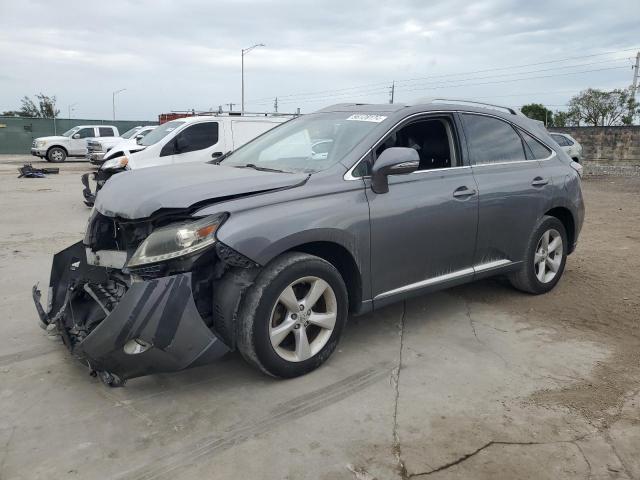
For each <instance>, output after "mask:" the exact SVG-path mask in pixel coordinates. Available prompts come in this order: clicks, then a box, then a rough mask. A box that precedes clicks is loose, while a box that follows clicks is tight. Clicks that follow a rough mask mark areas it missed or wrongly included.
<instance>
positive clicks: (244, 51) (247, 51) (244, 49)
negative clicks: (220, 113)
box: [241, 43, 265, 115]
mask: <svg viewBox="0 0 640 480" xmlns="http://www.w3.org/2000/svg"><path fill="white" fill-rule="evenodd" d="M264 46H265V44H264V43H256V44H255V45H253V46H251V47H249V48H243V49H242V108H241V112H242V115H244V56H245V55H246V54H247V53H249V52H250V51H251V50H253V49H254V48H258V47H264Z"/></svg>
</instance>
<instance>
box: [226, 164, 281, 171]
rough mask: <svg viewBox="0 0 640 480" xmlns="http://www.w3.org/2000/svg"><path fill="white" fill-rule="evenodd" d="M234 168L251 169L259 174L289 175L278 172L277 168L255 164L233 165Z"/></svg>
mask: <svg viewBox="0 0 640 480" xmlns="http://www.w3.org/2000/svg"><path fill="white" fill-rule="evenodd" d="M234 166H235V167H238V168H253V169H254V170H258V171H260V172H277V173H291V172H287V171H285V170H278V169H277V168H267V167H259V166H258V165H256V164H255V163H247V164H246V165H234Z"/></svg>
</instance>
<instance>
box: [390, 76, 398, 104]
mask: <svg viewBox="0 0 640 480" xmlns="http://www.w3.org/2000/svg"><path fill="white" fill-rule="evenodd" d="M389 93H390V98H389V103H393V97H394V95H395V93H396V81H395V80H394V81H393V82H392V83H391V90H390V92H389Z"/></svg>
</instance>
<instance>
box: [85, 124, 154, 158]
mask: <svg viewBox="0 0 640 480" xmlns="http://www.w3.org/2000/svg"><path fill="white" fill-rule="evenodd" d="M154 128H156V126H155V125H146V126H144V127H143V126H141V125H139V126H137V127H133V128H132V129H130V130H127V131H126V132H125V133H123V134H122V135H121V136H119V137H104V138H100V139H91V140H89V141H88V142H87V159H88V160H89V162H91V163H93V164H94V165H102V163H103V162H104V159H105V158H104V157H105V156H106V154H107V152H108V151H109V150H111V149H112V148H113V147H116V146H120V148H129V147H131V148H135V146H136V142H137V140H138V139H141V138H142V137H144V136H145V135H146V134H147V133H149V132H150V131H151V130H153V129H154Z"/></svg>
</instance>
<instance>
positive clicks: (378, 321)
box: [0, 157, 640, 480]
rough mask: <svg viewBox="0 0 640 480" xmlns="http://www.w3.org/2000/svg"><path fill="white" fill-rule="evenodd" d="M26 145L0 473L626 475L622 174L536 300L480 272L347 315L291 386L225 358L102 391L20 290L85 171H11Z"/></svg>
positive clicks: (629, 221)
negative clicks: (322, 359)
mask: <svg viewBox="0 0 640 480" xmlns="http://www.w3.org/2000/svg"><path fill="white" fill-rule="evenodd" d="M24 159H27V160H29V158H28V157H5V158H3V159H1V160H0V198H1V200H2V209H1V211H0V313H1V320H2V321H1V323H0V338H2V340H3V341H2V344H0V380H1V382H0V412H1V414H0V478H2V479H52V478H55V479H67V478H68V479H156V478H167V479H169V478H181V479H183V478H184V479H203V478H207V479H209V478H216V479H226V478H234V479H237V478H243V479H258V478H260V479H325V480H329V479H358V480H371V479H379V480H382V479H407V478H433V479H445V478H446V479H454V478H473V479H514V478H535V479H558V478H580V479H583V478H584V479H587V478H592V479H631V478H636V479H637V478H640V421H639V420H638V419H639V418H640V393H639V392H640V348H639V347H640V329H639V323H640V255H638V248H639V247H640V179H638V178H636V179H624V178H615V179H614V178H611V179H608V178H600V179H588V180H585V181H584V184H583V187H584V193H585V198H586V202H587V209H588V213H587V221H586V224H585V227H584V229H583V234H582V237H581V241H580V245H579V247H578V250H577V251H576V253H575V254H574V255H572V256H571V257H570V258H569V260H568V263H567V270H566V272H565V277H564V278H563V280H562V281H561V283H560V284H559V285H558V286H557V288H556V289H555V290H554V291H553V292H551V293H549V294H547V295H544V296H538V297H532V296H528V295H524V294H521V293H518V292H516V291H514V290H513V289H511V288H510V287H509V286H508V285H507V284H506V283H505V282H504V281H503V280H500V279H494V280H488V281H483V282H480V283H476V284H471V285H467V286H463V287H459V288H455V289H453V290H448V291H444V292H440V293H436V294H432V295H428V296H424V297H422V298H418V299H416V300H412V301H407V302H406V303H405V304H398V305H395V306H392V307H389V308H386V309H384V310H382V311H379V312H377V313H375V314H372V315H367V316H364V317H360V318H353V319H350V322H349V324H348V326H347V328H346V331H345V335H344V337H343V339H342V341H341V343H340V345H339V348H338V350H337V351H336V353H335V354H334V355H333V357H332V358H331V359H330V360H329V361H328V362H327V363H326V364H325V365H324V366H323V367H322V368H320V369H319V370H317V371H315V372H313V373H311V374H309V375H307V376H305V377H302V378H298V379H294V380H286V381H283V380H275V379H272V378H268V377H266V376H264V375H262V374H260V373H259V372H257V371H255V370H253V369H252V368H250V367H248V366H247V365H246V364H245V363H244V362H243V361H242V359H241V358H240V357H239V355H237V354H231V355H229V356H227V357H226V358H225V359H223V360H222V361H221V362H219V363H217V364H215V365H210V366H206V367H201V368H197V369H193V370H189V371H185V372H181V373H177V374H171V375H156V376H151V377H146V378H140V379H135V380H131V381H130V382H129V383H128V384H127V386H126V387H125V388H120V389H109V388H107V387H105V386H104V385H102V384H101V383H100V382H99V381H97V380H96V379H95V378H92V377H90V376H89V375H88V373H87V370H86V369H85V368H84V367H83V366H82V365H80V364H78V362H76V361H75V360H74V359H73V358H72V357H71V356H70V355H69V354H68V353H67V351H66V350H65V349H64V347H63V346H62V345H60V344H57V343H55V342H52V341H51V340H49V339H47V338H46V337H45V336H44V334H43V332H42V331H41V330H40V328H39V327H38V325H37V323H36V312H35V309H34V307H33V304H32V302H31V298H30V293H31V292H30V290H31V285H32V284H33V283H34V282H36V281H39V282H40V284H41V285H47V284H48V275H49V267H50V259H51V255H52V254H53V253H54V252H56V251H58V250H60V249H62V248H63V247H65V246H67V245H69V244H71V243H73V242H76V241H77V240H78V239H80V238H81V236H82V234H83V230H84V227H85V222H86V219H87V216H88V213H89V210H88V209H87V208H86V207H85V206H84V205H83V204H82V202H81V186H80V180H79V176H80V173H81V172H83V171H86V170H88V169H89V166H88V165H87V164H85V163H70V164H64V165H61V168H62V172H61V174H59V175H50V176H49V177H47V178H46V179H17V178H16V176H17V172H16V168H17V166H19V163H20V162H21V161H22V160H24ZM40 165H43V164H40Z"/></svg>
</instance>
